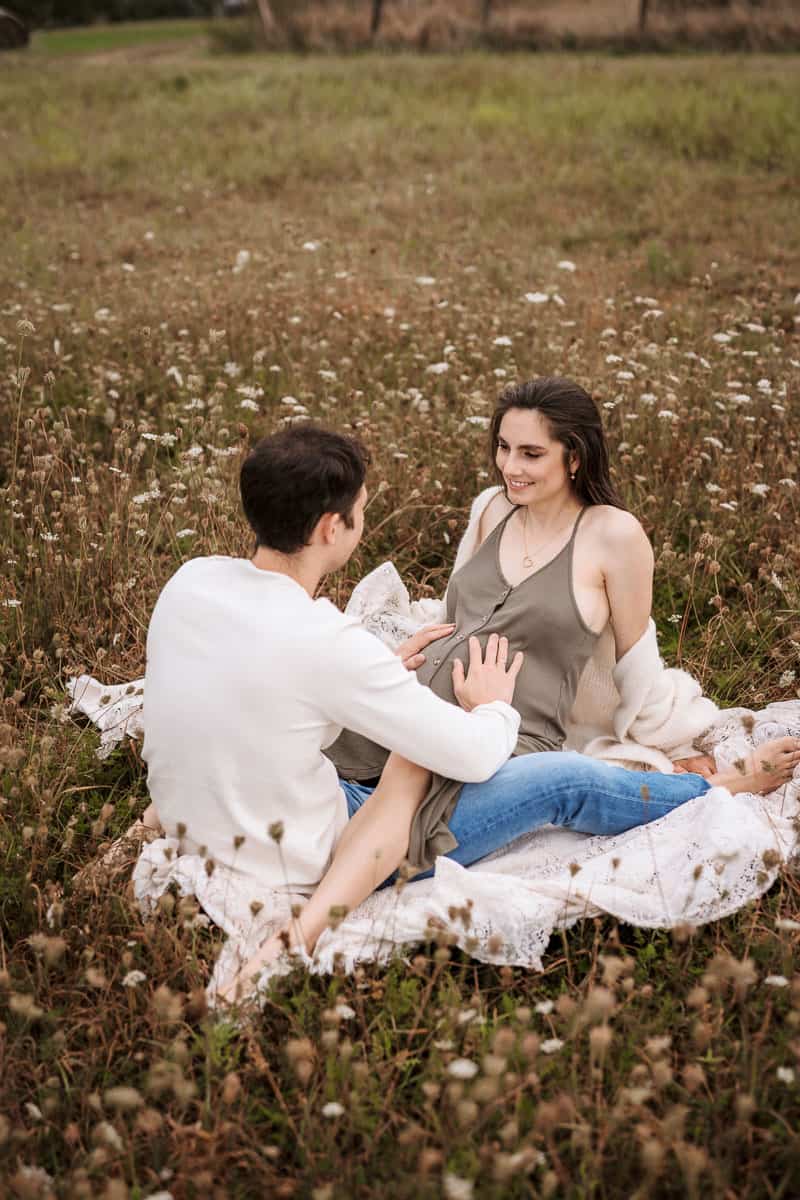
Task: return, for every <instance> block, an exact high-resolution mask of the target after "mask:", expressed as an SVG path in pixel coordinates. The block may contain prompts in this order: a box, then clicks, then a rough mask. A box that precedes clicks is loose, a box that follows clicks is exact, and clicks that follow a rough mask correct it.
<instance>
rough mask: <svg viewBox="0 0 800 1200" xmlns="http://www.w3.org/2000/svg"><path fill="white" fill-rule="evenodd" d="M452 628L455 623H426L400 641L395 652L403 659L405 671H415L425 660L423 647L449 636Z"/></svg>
mask: <svg viewBox="0 0 800 1200" xmlns="http://www.w3.org/2000/svg"><path fill="white" fill-rule="evenodd" d="M454 629H455V625H426V626H425V628H424V629H420V631H419V633H415V634H414V635H413V637H410V638H406V640H405V641H404V642H401V643H400V645H399V646H398V647H397V649H396V650H395V654H396V655H397V656H398V658H401V659H402V660H403V666H404V667H405V669H406V670H407V671H416V669H417V667H421V666H422V664H423V663H424V662H425V655H424V654H423V653H422V651H423V650H424V649H425V647H426V646H430V644H431V642H438V641H439V639H440V638H445V637H449V636H450V634H451V633H452V632H453V630H454Z"/></svg>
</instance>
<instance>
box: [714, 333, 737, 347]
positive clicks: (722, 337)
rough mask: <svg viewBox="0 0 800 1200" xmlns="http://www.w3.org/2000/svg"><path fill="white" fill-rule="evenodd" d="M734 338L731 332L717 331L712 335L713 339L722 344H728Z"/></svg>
mask: <svg viewBox="0 0 800 1200" xmlns="http://www.w3.org/2000/svg"><path fill="white" fill-rule="evenodd" d="M732 340H733V339H732V337H731V334H729V333H715V334H713V335H712V341H715V342H718V343H719V345H720V346H727V344H728V342H730V341H732Z"/></svg>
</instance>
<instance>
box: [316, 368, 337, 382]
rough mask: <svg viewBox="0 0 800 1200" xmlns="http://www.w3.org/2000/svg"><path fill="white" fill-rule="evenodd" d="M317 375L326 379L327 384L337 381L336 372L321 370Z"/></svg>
mask: <svg viewBox="0 0 800 1200" xmlns="http://www.w3.org/2000/svg"><path fill="white" fill-rule="evenodd" d="M317 374H318V375H319V377H320V379H324V380H325V382H326V383H333V382H334V380H335V379H336V372H335V371H322V370H321V371H318V372H317Z"/></svg>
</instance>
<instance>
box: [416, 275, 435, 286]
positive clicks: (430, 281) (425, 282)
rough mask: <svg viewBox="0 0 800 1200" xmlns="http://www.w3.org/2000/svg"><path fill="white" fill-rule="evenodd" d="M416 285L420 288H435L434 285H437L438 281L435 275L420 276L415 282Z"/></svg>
mask: <svg viewBox="0 0 800 1200" xmlns="http://www.w3.org/2000/svg"><path fill="white" fill-rule="evenodd" d="M414 283H417V284H419V286H420V287H433V285H434V284H435V283H436V280H435V279H434V277H433V275H418V276H417V278H416V279H415V280H414Z"/></svg>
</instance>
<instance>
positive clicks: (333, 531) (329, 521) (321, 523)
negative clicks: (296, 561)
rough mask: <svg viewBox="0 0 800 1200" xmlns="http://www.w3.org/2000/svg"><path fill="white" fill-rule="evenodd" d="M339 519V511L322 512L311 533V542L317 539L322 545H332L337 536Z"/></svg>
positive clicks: (340, 519)
mask: <svg viewBox="0 0 800 1200" xmlns="http://www.w3.org/2000/svg"><path fill="white" fill-rule="evenodd" d="M341 521H342V518H341V517H340V515H339V513H333V512H329V513H323V514H322V516H321V517H320V519H319V520H318V521H317V524H316V528H315V529H314V532H313V534H312V535H311V540H312V542H313V541H315V540H317V539H318V540H319V544H320V545H322V546H334V545H335V544H336V539H337V538H338V536H339V526H340V524H341Z"/></svg>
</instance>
